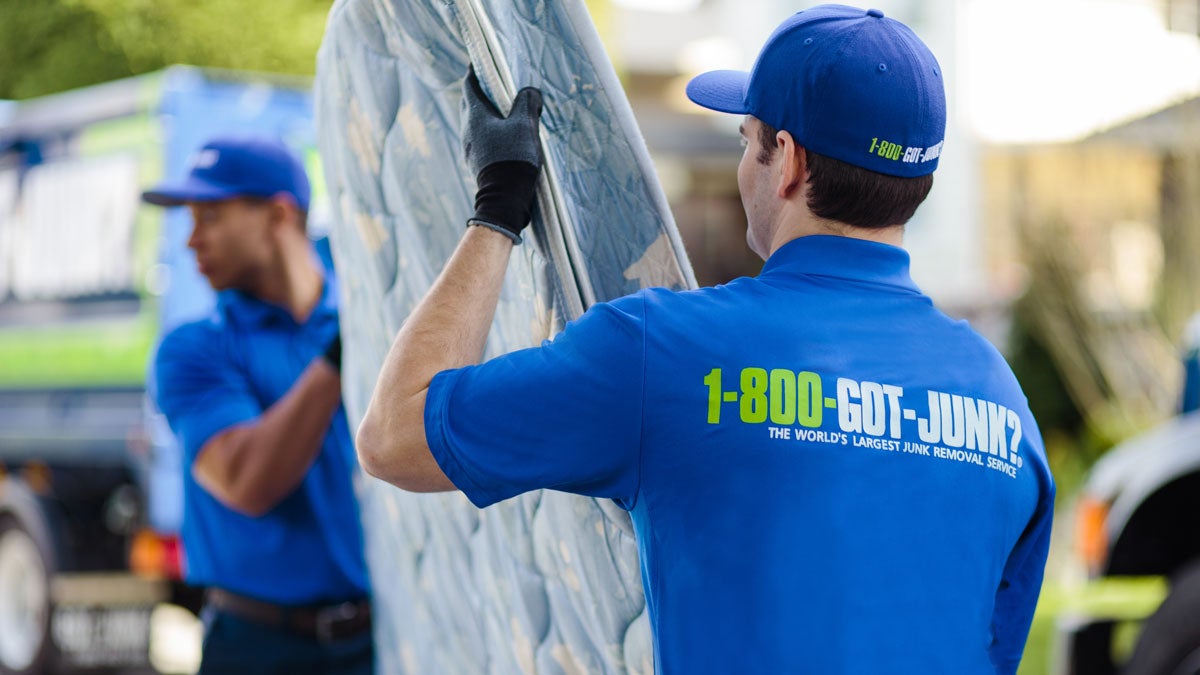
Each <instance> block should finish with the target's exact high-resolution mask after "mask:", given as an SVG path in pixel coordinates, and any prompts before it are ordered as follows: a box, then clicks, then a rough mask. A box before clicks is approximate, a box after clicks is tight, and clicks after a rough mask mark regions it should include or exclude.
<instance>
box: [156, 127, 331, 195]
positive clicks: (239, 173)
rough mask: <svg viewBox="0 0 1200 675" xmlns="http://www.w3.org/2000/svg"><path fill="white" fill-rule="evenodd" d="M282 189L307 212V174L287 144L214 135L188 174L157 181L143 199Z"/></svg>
mask: <svg viewBox="0 0 1200 675" xmlns="http://www.w3.org/2000/svg"><path fill="white" fill-rule="evenodd" d="M280 193H286V194H288V195H291V197H292V199H294V200H295V201H296V205H297V206H299V207H300V209H301V210H302V211H307V210H308V199H309V184H308V175H307V174H305V172H304V167H303V166H302V165H301V164H300V162H299V161H298V160H297V159H296V157H295V155H293V154H292V153H291V151H290V150H288V148H287V146H285V145H284V144H283V143H281V142H279V141H276V140H274V139H269V138H250V137H240V138H214V139H212V140H210V141H209V142H207V143H205V144H204V146H203V147H202V148H200V149H199V150H197V151H196V154H195V155H193V156H192V160H191V169H190V170H189V171H188V175H187V177H186V178H184V179H183V180H182V181H180V182H176V183H172V182H166V183H162V184H159V185H156V186H154V188H153V189H151V190H147V191H146V192H144V193H142V199H144V200H146V201H147V202H150V203H151V204H157V205H159V206H179V205H180V204H186V203H187V202H213V201H218V200H221V199H230V198H232V197H274V196H275V195H277V194H280Z"/></svg>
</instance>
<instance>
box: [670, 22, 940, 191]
mask: <svg viewBox="0 0 1200 675" xmlns="http://www.w3.org/2000/svg"><path fill="white" fill-rule="evenodd" d="M687 94H688V98H690V99H692V101H694V102H696V103H697V104H699V105H701V106H704V107H705V108H711V109H713V110H717V111H720V112H727V113H735V114H740V115H747V114H748V115H753V116H754V117H756V118H758V119H759V120H761V121H762V122H765V123H766V124H769V125H771V126H772V127H775V128H776V129H781V130H784V131H787V132H788V133H790V134H791V135H792V137H793V138H795V139H796V142H797V143H799V144H800V145H802V146H804V147H806V148H808V149H809V150H811V151H813V152H816V153H818V154H821V155H825V156H827V157H832V158H834V159H838V160H841V161H843V162H846V163H848V164H853V165H854V166H858V167H862V168H864V169H868V170H871V171H875V172H878V173H883V174H888V175H891V176H902V177H912V176H923V175H925V174H928V173H932V172H933V170H934V169H936V168H937V163H938V157H939V156H940V155H941V152H942V140H943V138H944V137H945V132H946V90H945V85H944V84H943V82H942V70H941V67H940V66H938V62H937V59H936V58H934V56H933V53H932V52H930V51H929V48H928V47H927V46H925V43H924V42H922V41H921V39H920V38H918V37H917V36H916V34H915V33H913V32H912V30H911V29H909V28H908V26H905V25H904V24H902V23H900V22H899V21H896V20H895V19H891V18H888V17H885V16H884V15H883V12H881V11H879V10H877V9H871V10H862V9H857V8H855V7H847V6H845V5H818V6H816V7H813V8H810V9H806V10H803V11H801V12H797V13H796V14H794V15H792V16H791V17H790V18H788V19H787V20H786V21H784V22H783V23H782V24H781V25H780V26H779V27H778V28H776V29H775V32H774V33H772V34H771V37H770V38H768V39H767V43H766V44H765V45H764V46H763V48H762V51H761V52H759V55H758V59H757V60H756V61H755V63H754V67H753V68H752V69H751V71H750V72H749V73H747V72H744V71H735V70H716V71H712V72H708V73H704V74H702V75H699V76H697V77H695V78H694V79H692V81H691V82H689V83H688V87H687Z"/></svg>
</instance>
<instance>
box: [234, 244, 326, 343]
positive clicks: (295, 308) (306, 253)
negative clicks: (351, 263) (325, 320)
mask: <svg viewBox="0 0 1200 675" xmlns="http://www.w3.org/2000/svg"><path fill="white" fill-rule="evenodd" d="M324 289H325V275H324V273H323V272H322V270H321V268H320V266H319V265H318V263H317V258H316V256H314V255H313V252H312V248H311V246H310V245H309V244H308V239H307V237H305V238H303V240H302V241H300V240H295V239H290V240H289V241H287V242H285V243H284V244H283V246H281V247H280V249H279V252H278V255H277V257H276V259H275V261H274V264H273V265H272V266H271V270H269V271H267V272H266V273H264V274H263V278H262V283H260V284H258V285H257V287H256V288H254V289H251V290H250V292H251V294H253V295H255V296H256V297H258V298H259V299H260V300H263V301H264V302H269V303H271V304H273V305H278V306H280V307H283V308H284V309H286V310H287V311H288V313H289V314H291V315H292V318H293V319H295V320H296V323H304V322H305V321H307V320H308V317H309V315H310V314H312V311H313V309H314V308H315V307H316V306H317V303H318V302H320V301H321V295H322V294H323V292H324Z"/></svg>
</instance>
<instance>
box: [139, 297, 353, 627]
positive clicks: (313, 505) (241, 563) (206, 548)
mask: <svg viewBox="0 0 1200 675" xmlns="http://www.w3.org/2000/svg"><path fill="white" fill-rule="evenodd" d="M336 302H337V290H336V286H335V282H334V281H333V279H332V277H330V278H329V279H328V280H327V282H326V284H325V288H324V292H323V294H322V296H321V300H320V302H319V303H318V305H317V306H316V308H315V309H314V310H313V312H312V314H311V316H309V318H308V319H307V320H306V321H305V322H304V323H303V324H297V323H296V321H295V320H294V319H293V318H292V316H291V315H290V314H289V313H288V312H287V311H286V310H284V309H283V308H281V307H278V306H275V305H271V304H268V303H265V302H263V301H261V300H258V299H256V298H254V297H252V296H250V295H247V294H245V293H242V292H240V291H223V292H221V293H219V294H218V298H217V309H216V311H215V313H214V314H213V315H212V316H211V317H209V318H207V319H204V320H202V321H197V322H194V323H189V324H185V325H182V326H180V327H178V328H176V329H175V330H173V331H171V332H170V333H169V334H168V335H167V336H166V337H165V338H163V340H162V343H161V344H160V345H159V348H158V351H157V354H156V356H155V363H154V374H153V380H152V381H153V385H154V386H153V388H154V396H155V400H156V402H157V404H158V407H159V409H160V410H162V412H163V413H164V414H165V415H166V417H167V420H168V421H169V422H170V424H171V429H172V430H173V431H174V432H175V434H176V437H177V438H178V439H179V441H180V444H181V445H182V447H183V453H184V466H185V467H186V469H185V471H184V483H183V485H184V490H183V493H184V494H183V496H184V519H183V529H182V534H181V536H182V539H183V545H184V551H185V555H186V563H187V570H186V577H187V580H188V582H189V583H193V584H196V585H201V586H216V587H219V588H224V589H226V590H229V591H233V592H235V593H241V594H244V595H248V596H251V597H255V598H259V599H261V600H266V601H270V602H276V603H281V604H290V605H299V604H311V603H321V602H333V601H340V600H345V599H350V598H358V597H363V596H365V595H366V594H367V588H368V585H367V570H366V563H365V560H364V555H363V534H362V525H361V522H360V520H359V512H358V502H357V500H356V498H355V493H354V487H353V481H354V476H355V472H356V469H357V466H358V460H357V457H356V455H355V452H354V446H353V444H352V442H351V435H350V430H349V427H348V425H347V423H346V416H345V412H344V410H342V409H341V408H339V409H338V411H337V412H336V413H335V414H334V416H333V421H332V423H331V424H330V427H329V431H328V432H327V433H326V435H325V440H324V441H323V442H322V446H321V451H320V454H318V455H317V458H316V460H315V461H314V462H313V465H312V467H311V468H310V469H309V471H308V473H307V474H306V475H305V476H304V479H303V481H302V482H301V483H300V485H299V486H298V487H297V488H296V489H295V491H293V492H292V493H291V494H290V495H288V496H287V497H286V498H284V500H283V501H282V502H280V503H279V504H278V505H276V506H275V507H274V508H273V509H271V511H269V512H268V513H266V514H264V515H263V516H261V517H257V518H253V517H248V516H245V515H242V514H240V513H238V512H236V511H233V510H231V509H229V508H227V507H226V506H224V505H222V504H221V503H220V502H218V501H217V500H216V499H215V498H213V497H212V495H210V494H209V493H208V492H207V491H206V490H204V488H202V487H200V486H199V485H198V484H197V483H196V480H195V478H194V477H193V476H192V472H191V466H192V464H193V462H194V461H195V459H196V456H197V454H199V452H200V449H201V448H202V447H204V444H205V443H207V442H208V441H209V439H211V438H212V437H214V436H215V435H217V434H218V433H220V432H222V431H224V430H226V429H228V428H230V427H231V426H234V425H236V424H242V423H247V422H253V421H254V420H256V419H257V418H258V417H259V415H261V414H262V413H263V411H264V410H266V409H267V408H269V407H270V406H271V405H273V404H274V403H275V402H276V401H278V400H279V399H280V398H282V397H283V396H284V395H285V394H286V393H287V392H288V390H290V389H291V388H292V385H294V384H295V383H296V380H297V379H299V377H300V375H301V373H302V372H303V371H304V369H305V368H307V367H308V366H309V365H310V364H311V362H312V360H313V359H314V358H316V357H317V356H319V355H320V354H321V353H322V352H323V351H324V349H325V347H326V346H327V345H328V344H329V342H330V340H332V339H333V337H334V335H335V334H336V333H337V331H338V315H337V305H336Z"/></svg>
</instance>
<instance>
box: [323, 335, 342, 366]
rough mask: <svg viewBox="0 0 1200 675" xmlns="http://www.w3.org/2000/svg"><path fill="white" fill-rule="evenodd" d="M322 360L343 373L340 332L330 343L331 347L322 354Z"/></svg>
mask: <svg viewBox="0 0 1200 675" xmlns="http://www.w3.org/2000/svg"><path fill="white" fill-rule="evenodd" d="M321 358H323V359H325V363H328V364H329V365H331V366H333V369H334V370H336V371H338V372H339V373H340V372H342V334H341V333H340V332H339V333H338V334H337V335H334V336H333V339H332V340H330V341H329V346H328V347H326V348H325V353H324V354H321Z"/></svg>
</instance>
